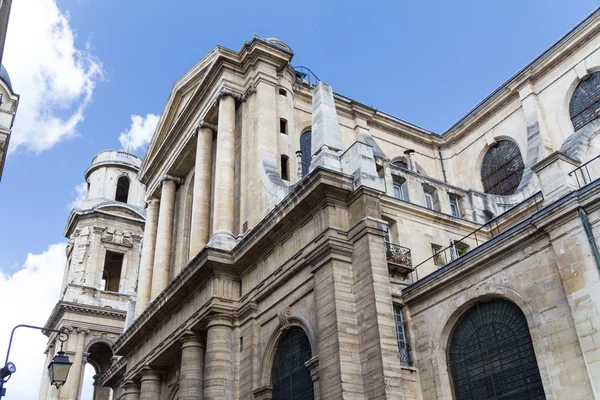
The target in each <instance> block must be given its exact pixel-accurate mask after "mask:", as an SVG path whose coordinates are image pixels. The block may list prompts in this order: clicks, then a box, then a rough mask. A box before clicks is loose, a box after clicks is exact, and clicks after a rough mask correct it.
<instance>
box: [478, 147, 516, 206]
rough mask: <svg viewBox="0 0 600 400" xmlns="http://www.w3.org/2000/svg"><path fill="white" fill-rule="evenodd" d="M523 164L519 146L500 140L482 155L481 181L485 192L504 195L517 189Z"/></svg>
mask: <svg viewBox="0 0 600 400" xmlns="http://www.w3.org/2000/svg"><path fill="white" fill-rule="evenodd" d="M523 170H524V164H523V158H522V157H521V152H520V151H519V146H517V145H516V144H515V143H513V142H511V141H510V140H501V141H500V142H498V143H496V144H495V145H494V146H493V147H491V148H490V149H489V150H488V151H487V153H485V156H484V157H483V163H482V165H481V181H482V182H483V189H484V191H485V192H486V193H491V194H497V195H501V196H506V195H510V194H513V193H515V192H516V191H517V189H518V187H519V183H521V178H522V176H523Z"/></svg>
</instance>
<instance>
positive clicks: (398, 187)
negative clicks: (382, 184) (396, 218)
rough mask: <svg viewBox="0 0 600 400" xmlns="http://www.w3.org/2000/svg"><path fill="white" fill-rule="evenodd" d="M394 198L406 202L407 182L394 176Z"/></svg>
mask: <svg viewBox="0 0 600 400" xmlns="http://www.w3.org/2000/svg"><path fill="white" fill-rule="evenodd" d="M393 179H394V197H395V198H397V199H400V200H404V201H408V182H406V179H404V178H400V177H398V176H394V177H393Z"/></svg>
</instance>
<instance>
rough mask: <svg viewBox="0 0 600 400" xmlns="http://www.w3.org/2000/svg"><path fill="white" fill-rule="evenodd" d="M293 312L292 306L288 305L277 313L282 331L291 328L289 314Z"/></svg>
mask: <svg viewBox="0 0 600 400" xmlns="http://www.w3.org/2000/svg"><path fill="white" fill-rule="evenodd" d="M291 313H292V309H291V308H290V307H286V309H285V310H281V311H279V313H277V318H278V319H279V325H281V330H282V331H285V330H288V329H290V320H289V316H290V314H291Z"/></svg>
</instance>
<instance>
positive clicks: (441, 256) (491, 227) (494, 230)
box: [414, 192, 544, 280]
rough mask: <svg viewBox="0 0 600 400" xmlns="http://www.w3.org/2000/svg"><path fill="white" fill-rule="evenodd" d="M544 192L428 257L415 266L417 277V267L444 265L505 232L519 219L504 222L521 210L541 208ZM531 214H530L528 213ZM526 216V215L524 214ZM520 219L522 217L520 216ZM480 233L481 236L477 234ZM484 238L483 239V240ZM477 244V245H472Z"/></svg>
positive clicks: (529, 198) (417, 277) (514, 216)
mask: <svg viewBox="0 0 600 400" xmlns="http://www.w3.org/2000/svg"><path fill="white" fill-rule="evenodd" d="M543 198H544V197H543V196H542V192H537V193H535V194H534V195H533V196H530V197H528V198H526V199H525V200H523V201H522V202H520V203H518V204H516V205H515V206H513V207H512V208H510V209H508V210H507V211H505V212H504V213H502V214H500V215H498V216H497V217H496V218H494V219H491V220H490V221H488V222H486V223H485V224H483V225H481V226H480V227H479V228H477V229H476V230H474V231H473V232H471V233H469V234H468V235H466V236H463V237H462V238H460V239H459V240H453V241H451V242H450V246H447V247H445V248H443V249H441V250H439V251H438V252H437V253H435V254H434V255H432V256H431V257H429V258H427V259H426V260H425V261H422V262H420V263H419V264H417V265H416V266H415V267H414V270H415V279H416V280H418V279H419V275H418V271H417V269H418V268H419V267H420V266H421V265H423V264H425V263H426V262H428V261H430V260H433V261H434V264H435V265H436V266H437V267H442V266H444V265H446V264H447V263H449V262H451V261H453V260H455V259H457V258H459V257H462V256H463V255H465V254H467V253H468V252H469V251H471V250H473V249H474V248H475V247H478V246H479V245H480V244H483V243H484V242H486V241H487V238H488V237H490V236H491V237H494V236H497V235H499V234H500V233H501V232H503V229H506V228H507V227H510V226H513V225H514V224H515V223H516V222H517V221H511V223H509V224H504V223H503V222H506V221H507V220H510V219H513V218H518V214H519V213H520V212H524V211H525V210H526V209H527V208H531V207H534V208H535V211H538V210H539V209H540V206H541V204H542V200H543ZM527 215H529V214H527ZM522 218H525V216H522ZM518 220H519V221H520V220H521V219H520V218H518ZM478 234H479V236H477V235H478ZM482 239H483V240H482ZM473 243H474V244H475V247H473V248H472V247H471V246H472V245H473Z"/></svg>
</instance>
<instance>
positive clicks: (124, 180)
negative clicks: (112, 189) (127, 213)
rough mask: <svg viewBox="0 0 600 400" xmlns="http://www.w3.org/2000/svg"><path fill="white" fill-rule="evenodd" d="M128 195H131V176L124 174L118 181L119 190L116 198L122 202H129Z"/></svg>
mask: <svg viewBox="0 0 600 400" xmlns="http://www.w3.org/2000/svg"><path fill="white" fill-rule="evenodd" d="M127 197H129V178H128V177H126V176H122V177H120V178H119V180H118V181H117V192H116V193H115V200H116V201H120V202H122V203H127Z"/></svg>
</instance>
